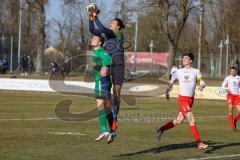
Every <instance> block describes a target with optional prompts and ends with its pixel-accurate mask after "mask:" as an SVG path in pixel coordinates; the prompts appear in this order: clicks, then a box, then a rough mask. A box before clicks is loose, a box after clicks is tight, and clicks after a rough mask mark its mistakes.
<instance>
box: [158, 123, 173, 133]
mask: <svg viewBox="0 0 240 160" xmlns="http://www.w3.org/2000/svg"><path fill="white" fill-rule="evenodd" d="M173 127H174V124H173V120H171V121H169V122H168V123H166V124H165V125H164V126H162V127H161V131H162V132H163V131H165V130H168V129H170V128H173Z"/></svg>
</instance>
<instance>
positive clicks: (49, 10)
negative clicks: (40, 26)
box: [46, 0, 114, 44]
mask: <svg viewBox="0 0 240 160" xmlns="http://www.w3.org/2000/svg"><path fill="white" fill-rule="evenodd" d="M85 1H89V0H85ZM91 2H94V1H91ZM95 2H96V3H97V4H102V5H103V6H104V13H111V7H112V6H113V4H114V0H98V1H95ZM62 5H63V0H49V3H48V5H47V6H46V19H47V21H48V22H49V23H52V24H53V23H54V22H53V20H54V19H55V20H60V21H61V20H63V15H62V11H63V10H62ZM84 8H85V6H84ZM83 12H86V10H83ZM104 15H105V14H104ZM100 18H101V20H102V21H103V23H104V24H109V21H110V20H111V19H112V18H113V15H112V14H107V16H105V17H103V16H102V17H101V15H100ZM86 19H87V17H86ZM52 24H50V26H53V27H54V25H52ZM48 33H49V34H50V35H51V36H49V38H50V43H51V44H54V41H56V39H57V38H56V37H57V34H56V32H54V29H53V28H50V29H48Z"/></svg>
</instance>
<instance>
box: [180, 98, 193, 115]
mask: <svg viewBox="0 0 240 160" xmlns="http://www.w3.org/2000/svg"><path fill="white" fill-rule="evenodd" d="M193 101H194V97H187V96H181V95H179V96H178V105H179V110H180V112H182V115H183V116H184V117H185V116H186V113H188V112H191V108H192V105H193Z"/></svg>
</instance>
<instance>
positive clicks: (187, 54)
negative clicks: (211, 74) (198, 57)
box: [183, 52, 194, 61]
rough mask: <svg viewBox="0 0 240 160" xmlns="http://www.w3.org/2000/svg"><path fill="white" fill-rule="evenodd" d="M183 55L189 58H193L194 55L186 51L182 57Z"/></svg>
mask: <svg viewBox="0 0 240 160" xmlns="http://www.w3.org/2000/svg"><path fill="white" fill-rule="evenodd" d="M184 56H188V57H189V58H190V60H192V61H193V60H194V55H193V54H192V52H187V53H185V54H183V57H184Z"/></svg>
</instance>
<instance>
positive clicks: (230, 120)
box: [228, 114, 235, 128]
mask: <svg viewBox="0 0 240 160" xmlns="http://www.w3.org/2000/svg"><path fill="white" fill-rule="evenodd" d="M228 119H229V122H230V126H231V128H235V126H234V123H233V116H232V115H231V114H229V115H228Z"/></svg>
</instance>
